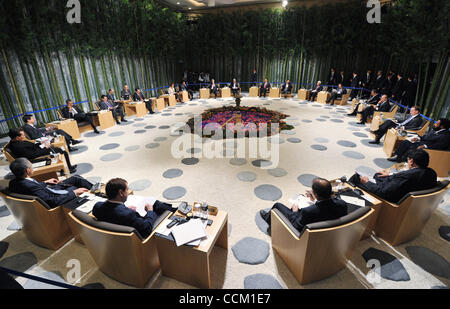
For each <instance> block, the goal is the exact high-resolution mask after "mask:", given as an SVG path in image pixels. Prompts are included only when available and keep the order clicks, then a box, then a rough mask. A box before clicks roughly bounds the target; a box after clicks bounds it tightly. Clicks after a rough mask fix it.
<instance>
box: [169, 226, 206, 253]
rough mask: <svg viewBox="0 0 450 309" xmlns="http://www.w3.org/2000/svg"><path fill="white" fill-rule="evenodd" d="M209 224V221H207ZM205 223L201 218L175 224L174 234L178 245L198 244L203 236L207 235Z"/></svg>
mask: <svg viewBox="0 0 450 309" xmlns="http://www.w3.org/2000/svg"><path fill="white" fill-rule="evenodd" d="M205 223H206V224H207V222H205ZM205 223H203V222H202V220H200V219H192V220H189V222H187V223H184V224H181V225H176V226H174V227H173V228H172V229H171V231H172V236H173V238H174V239H175V243H176V244H177V246H178V247H179V246H182V245H185V244H187V245H193V246H198V245H200V242H201V240H202V239H203V238H205V237H207V236H208V235H207V234H206V228H205Z"/></svg>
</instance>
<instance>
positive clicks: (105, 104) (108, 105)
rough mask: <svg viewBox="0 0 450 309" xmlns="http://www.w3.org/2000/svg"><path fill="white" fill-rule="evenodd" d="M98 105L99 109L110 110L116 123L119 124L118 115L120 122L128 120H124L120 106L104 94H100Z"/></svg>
mask: <svg viewBox="0 0 450 309" xmlns="http://www.w3.org/2000/svg"><path fill="white" fill-rule="evenodd" d="M98 105H99V107H100V109H101V110H107V111H111V112H112V114H113V117H114V119H115V120H116V123H117V124H120V121H119V116H120V118H121V120H122V122H128V121H127V120H125V116H124V114H123V108H122V106H120V105H118V104H115V103H114V102H111V101H109V100H108V97H107V96H106V95H102V97H101V99H100V102H98Z"/></svg>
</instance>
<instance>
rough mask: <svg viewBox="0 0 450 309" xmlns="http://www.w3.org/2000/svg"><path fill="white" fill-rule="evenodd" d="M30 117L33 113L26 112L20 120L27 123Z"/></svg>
mask: <svg viewBox="0 0 450 309" xmlns="http://www.w3.org/2000/svg"><path fill="white" fill-rule="evenodd" d="M31 118H33V115H30V114H27V115H23V117H22V120H23V122H25V123H27V122H28V120H30V119H31Z"/></svg>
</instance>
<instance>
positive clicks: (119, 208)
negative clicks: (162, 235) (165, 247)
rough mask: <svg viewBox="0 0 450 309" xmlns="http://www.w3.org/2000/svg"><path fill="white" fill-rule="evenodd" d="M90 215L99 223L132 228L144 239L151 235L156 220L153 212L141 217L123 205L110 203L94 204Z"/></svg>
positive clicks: (156, 216)
mask: <svg viewBox="0 0 450 309" xmlns="http://www.w3.org/2000/svg"><path fill="white" fill-rule="evenodd" d="M92 213H93V214H94V216H95V217H96V218H97V219H98V220H100V221H105V222H109V223H114V224H119V225H126V226H131V227H134V228H135V229H136V230H137V231H138V232H139V234H140V235H141V236H142V237H144V238H146V237H148V236H149V235H150V234H151V232H152V230H153V224H154V223H155V221H156V219H157V218H158V215H157V214H156V213H155V212H153V211H149V212H147V214H146V215H145V217H141V216H140V215H139V214H138V213H137V212H136V211H134V210H131V209H129V208H128V207H127V206H125V205H124V204H118V203H112V202H110V201H106V202H99V203H97V204H95V206H94V208H93V210H92Z"/></svg>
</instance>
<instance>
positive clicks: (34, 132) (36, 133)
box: [22, 123, 46, 139]
mask: <svg viewBox="0 0 450 309" xmlns="http://www.w3.org/2000/svg"><path fill="white" fill-rule="evenodd" d="M22 129H23V130H24V131H25V133H26V134H27V135H28V137H29V138H30V139H38V138H41V137H44V136H45V134H44V132H46V131H45V129H44V131H42V130H41V129H38V128H36V127H35V126H32V125H29V124H28V123H26V124H25V125H24V126H23V127H22Z"/></svg>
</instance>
